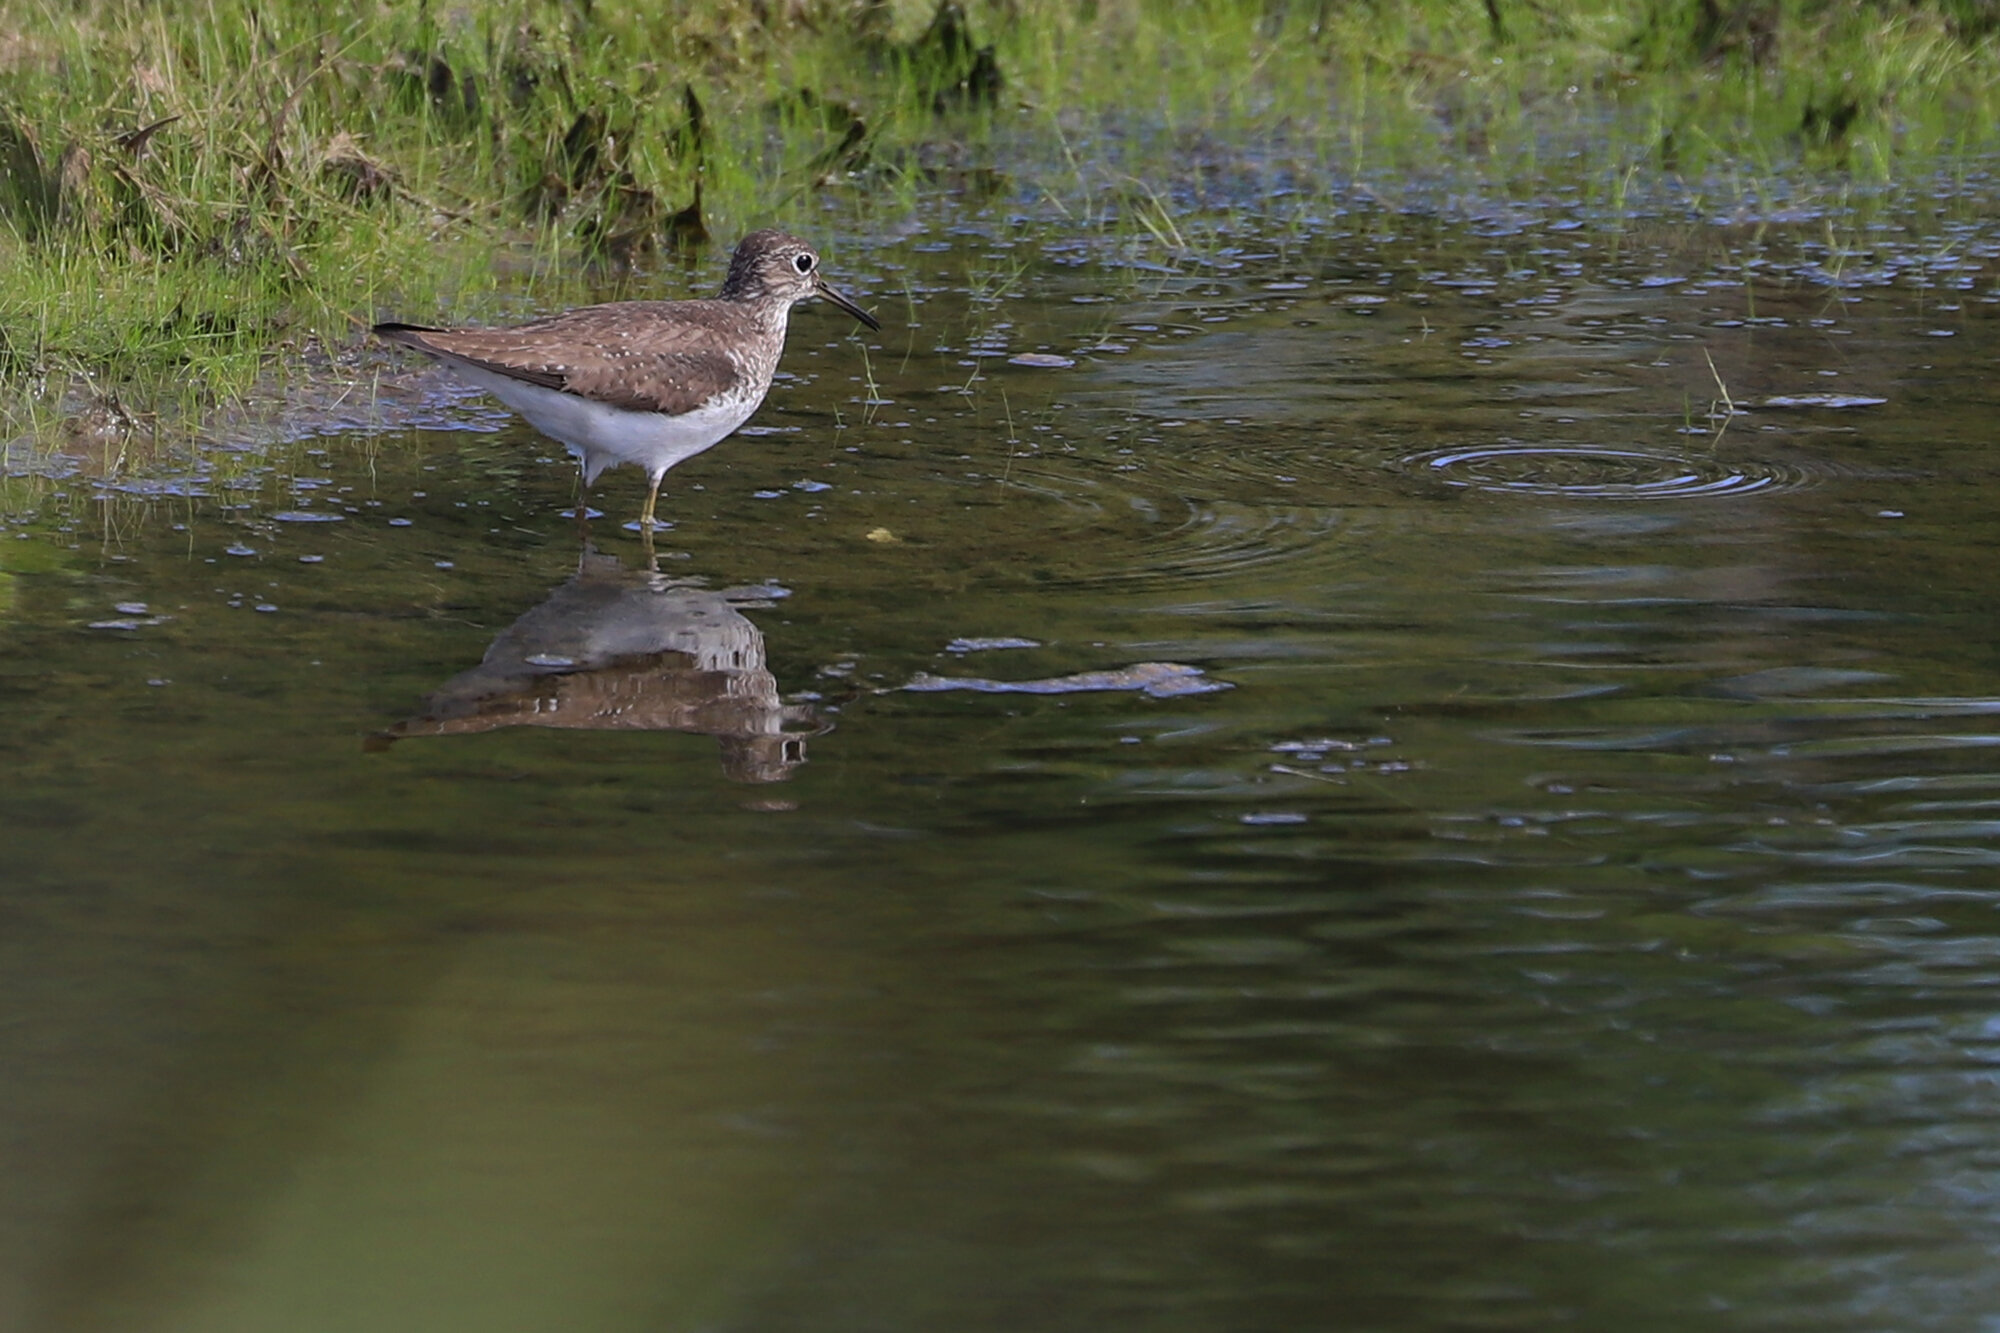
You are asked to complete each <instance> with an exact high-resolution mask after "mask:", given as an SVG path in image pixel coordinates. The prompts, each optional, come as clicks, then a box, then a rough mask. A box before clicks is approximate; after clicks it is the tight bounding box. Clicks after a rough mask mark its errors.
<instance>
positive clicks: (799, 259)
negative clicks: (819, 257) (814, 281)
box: [792, 255, 813, 273]
mask: <svg viewBox="0 0 2000 1333" xmlns="http://www.w3.org/2000/svg"><path fill="white" fill-rule="evenodd" d="M792 267H793V268H795V269H797V270H798V271H799V272H801V273H810V272H812V271H813V257H812V256H811V255H798V256H795V257H794V258H793V260H792Z"/></svg>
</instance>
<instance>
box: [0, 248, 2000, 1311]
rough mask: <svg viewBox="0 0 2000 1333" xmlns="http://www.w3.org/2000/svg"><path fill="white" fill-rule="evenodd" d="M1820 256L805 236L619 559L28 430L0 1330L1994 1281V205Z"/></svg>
mask: <svg viewBox="0 0 2000 1333" xmlns="http://www.w3.org/2000/svg"><path fill="white" fill-rule="evenodd" d="M1915 231H1916V232H1921V231H1922V229H1921V228H1916V229H1915ZM1813 235H1814V233H1813V232H1812V230H1811V228H1810V227H1807V228H1804V229H1802V231H1801V233H1800V235H1799V237H1796V238H1793V237H1787V236H1785V235H1775V236H1767V235H1765V234H1763V233H1761V232H1760V233H1758V234H1757V235H1756V236H1754V237H1751V236H1747V235H1743V234H1737V233H1726V232H1722V231H1718V230H1715V229H1713V228H1709V229H1703V228H1699V227H1697V228H1692V229H1682V230H1678V231H1674V230H1667V229H1662V230H1661V231H1660V232H1658V233H1657V234H1651V235H1647V234H1629V233H1613V234H1607V232H1606V230H1605V229H1604V228H1602V227H1599V226H1594V225H1593V226H1578V227H1570V226H1568V224H1566V223H1564V224H1561V226H1560V229H1558V228H1557V227H1555V226H1550V227H1542V226H1539V225H1537V226H1535V227H1530V228H1528V229H1526V230H1524V231H1517V232H1514V233H1513V234H1511V235H1509V236H1506V237H1503V238H1498V239H1496V238H1493V237H1491V236H1488V235H1485V234H1483V232H1482V228H1481V227H1480V226H1479V225H1474V224H1463V225H1462V224H1456V223H1450V222H1439V221H1437V220H1435V219H1432V220H1429V221H1424V220H1418V221H1415V222H1412V221H1410V220H1408V219H1404V220H1401V221H1398V220H1396V219H1385V218H1377V219H1375V220H1374V221H1373V222H1372V223H1371V224H1370V225H1369V226H1368V227H1361V226H1356V227H1355V228H1353V229H1352V230H1350V231H1348V232H1346V233H1344V234H1341V233H1333V232H1330V233H1329V234H1327V235H1324V236H1321V237H1319V238H1317V239H1315V240H1314V241H1312V242H1311V243H1306V244H1299V243H1296V242H1290V243H1286V244H1277V243H1269V242H1261V241H1256V240H1255V239H1254V238H1253V239H1252V240H1250V241H1246V242H1245V244H1244V246H1243V247H1241V248H1240V249H1239V250H1238V251H1237V252H1236V253H1233V254H1222V255H1218V256H1211V257H1210V258H1209V259H1208V260H1207V261H1206V262H1205V263H1200V264H1197V263H1192V262H1184V263H1182V264H1179V265H1178V266H1176V265H1160V264H1150V265H1135V264H1131V263H1127V262H1123V260H1122V259H1121V256H1120V254H1119V252H1117V251H1115V250H1109V249H1107V250H1093V249H1090V248H1087V247H1086V248H1081V249H1079V248H1078V247H1076V246H1074V245H1073V244H1069V243H1056V242H1052V241H1050V240H1049V239H1048V238H1047V237H1046V236H1043V235H1041V234H1039V233H1038V232H1035V231H1033V230H1032V229H1023V228H1018V227H1014V226H1011V225H1009V224H1006V223H997V222H996V223H993V224H991V225H986V224H978V223H968V224H967V225H964V226H961V227H958V228H955V229H949V230H948V229H944V228H939V229H937V230H935V231H931V232H917V233H914V234H911V235H906V236H903V237H901V238H899V239H896V240H893V241H887V240H885V241H880V242H877V243H875V244H873V245H868V244H864V243H861V242H854V243H850V244H849V245H848V246H846V247H844V248H843V249H842V251H841V252H840V253H839V255H838V259H839V265H838V266H839V267H840V268H841V270H842V276H845V277H847V278H848V279H850V283H849V285H850V286H851V287H852V288H853V289H856V290H861V291H865V292H867V293H868V299H869V301H870V303H871V304H873V305H874V306H875V307H876V309H877V312H878V313H879V314H881V315H882V316H883V317H884V322H885V324H886V325H887V326H888V327H887V330H886V331H885V333H884V334H883V335H881V336H880V338H879V339H871V340H870V342H869V343H867V344H865V345H864V344H863V343H861V342H859V341H857V340H856V339H855V338H853V337H852V336H850V332H849V329H848V327H847V326H846V324H845V323H844V321H842V320H841V319H840V317H839V316H838V315H836V314H834V313H832V312H830V311H824V310H820V311H813V310H807V311H802V312H800V314H799V316H798V317H797V319H796V320H795V324H794V336H793V341H792V347H791V350H790V352H789V353H788V357H787V360H786V370H787V372H788V378H787V379H786V380H785V381H784V382H783V383H781V384H780V386H779V388H778V389H777V390H776V391H775V392H774V394H773V397H772V401H771V402H770V404H769V405H767V407H766V408H765V409H764V411H763V412H762V413H761V414H760V416H759V417H758V419H757V423H756V425H757V430H756V431H755V432H754V433H751V434H747V435H745V436H742V437H739V438H737V439H734V440H732V441H730V442H729V443H728V444H726V445H725V446H723V447H722V448H720V449H718V450H717V451H715V452H714V453H712V454H710V455H708V456H706V457H704V458H702V459H700V460H697V461H696V462H694V463H691V464H689V465H687V466H686V467H684V468H683V469H681V470H680V471H678V472H676V473H675V474H673V476H672V477H671V478H670V483H669V486H668V493H667V496H666V498H665V499H664V500H663V502H662V513H663V514H665V515H667V516H668V517H669V518H670V519H671V520H672V521H673V523H674V525H675V526H674V527H673V528H672V529H671V530H670V531H668V532H667V533H665V534H663V535H662V538H661V541H660V545H659V551H658V560H657V567H655V566H654V565H653V564H651V563H650V562H648V561H647V560H646V558H645V556H644V553H643V551H642V550H641V548H640V545H639V543H638V541H637V539H636V538H635V537H634V536H632V535H631V534H630V533H628V532H626V531H624V530H623V529H622V528H621V527H620V526H619V524H620V521H621V520H623V519H625V518H628V517H630V516H631V515H632V514H635V513H636V512H637V508H638V504H639V501H640V499H641V494H640V483H639V482H638V480H637V479H636V478H635V477H634V476H633V475H632V474H630V473H625V474H612V475H611V476H610V477H609V478H607V480H606V482H605V483H603V484H602V486H601V487H600V489H599V490H598V491H597V493H596V494H595V495H594V496H593V500H594V501H595V502H596V503H597V504H598V505H599V506H600V507H602V508H603V509H604V510H605V511H606V512H607V516H606V517H603V518H600V519H598V520H597V521H596V522H595V524H594V526H593V530H592V541H593V543H594V549H593V550H591V551H590V552H588V553H585V552H581V551H580V550H579V544H578V538H577V535H576V530H575V526H574V523H573V521H572V520H571V519H569V518H568V517H566V516H565V513H564V510H565V508H566V506H567V505H568V504H569V503H570V502H571V499H572V493H573V492H572V483H571V480H570V478H569V475H568V473H567V471H566V469H565V467H564V466H563V465H562V464H561V463H560V462H558V461H554V460H553V459H551V455H553V454H554V453H555V452H556V451H555V450H554V449H553V448H552V447H550V446H549V445H548V444H547V443H546V442H545V441H541V440H539V439H537V438H536V437H535V436H534V435H533V434H532V433H531V432H530V431H528V430H527V429H526V428H525V427H523V426H520V425H518V424H516V423H513V422H512V421H511V420H510V419H508V418H506V417H504V415H501V414H497V413H495V412H493V411H492V410H490V409H489V408H488V407H487V406H486V405H485V404H484V403H483V401H482V400H478V399H476V398H466V397H464V396H463V395H459V394H455V393H453V392H452V391H451V390H450V389H449V386H448V383H447V382H446V381H443V380H439V379H437V378H436V377H435V376H434V375H432V374H431V373H429V372H426V371H422V370H418V369H415V368H411V367H408V366H404V365H401V363H398V365H397V367H396V368H395V369H394V370H393V371H392V377H391V379H390V380H389V381H388V382H387V384H386V386H385V388H384V390H383V392H382V394H381V396H380V397H379V399H376V400H375V401H374V402H373V403H372V405H371V406H370V407H369V408H368V409H367V411H366V412H359V413H358V414H356V415H355V417H354V419H355V420H356V421H357V422H360V421H363V420H372V421H374V422H376V423H377V426H378V427H380V428H379V429H378V428H370V429H352V430H336V429H333V428H332V425H331V424H329V423H331V422H333V421H334V418H333V417H328V416H322V417H320V418H318V424H319V426H321V427H324V428H326V429H327V430H328V431H329V433H327V434H324V435H322V436H320V437H319V438H317V439H307V440H303V441H293V442H291V443H280V444H272V445H269V446H266V447H263V448H261V449H258V450H251V451H248V452H233V453H232V452H228V451H225V450H215V451H211V452H210V453H208V454H205V455H204V459H203V462H202V464H201V466H199V467H190V468H184V469H181V470H180V471H178V472H172V473H161V474H159V475H128V476H125V477H123V478H121V479H119V480H117V481H115V482H104V481H94V480H93V479H92V478H91V476H90V475H89V474H88V473H87V472H77V471H72V472H70V473H69V475H66V476H62V475H58V476H57V477H56V478H55V479H53V480H50V479H43V478H17V479H16V480H15V481H14V482H11V483H9V485H10V486H11V487H12V489H11V490H10V492H9V495H10V497H11V501H10V503H11V504H12V509H11V512H10V513H9V516H8V518H7V520H6V523H5V525H4V527H0V570H5V571H8V572H7V573H6V574H5V575H4V576H0V608H4V619H0V700H4V704H0V707H4V716H5V717H6V719H7V726H6V727H5V729H4V739H0V753H4V755H5V757H6V762H7V765H8V768H9V771H10V772H11V774H12V778H11V780H10V781H9V782H7V783H6V784H5V785H4V786H0V849H4V850H3V851H0V857H4V862H0V864H4V867H5V870H4V881H3V882H0V884H3V885H4V896H0V911H3V912H4V919H5V922H6V928H5V930H4V932H0V941H4V950H5V955H4V959H0V1013H4V1014H5V1016H6V1020H7V1021H6V1023H5V1026H4V1029H0V1032H4V1038H0V1040H3V1041H4V1047H0V1050H4V1061H5V1067H6V1068H7V1070H8V1071H9V1077H8V1085H9V1096H8V1098H7V1099H6V1106H5V1110H4V1111H0V1119H4V1127H5V1133H4V1136H0V1142H4V1144H5V1149H4V1151H5V1155H6V1159H5V1162H4V1163H3V1164H0V1166H4V1172H5V1178H6V1179H7V1180H8V1181H9V1183H10V1187H9V1189H8V1190H7V1191H6V1192H5V1195H4V1201H0V1322H4V1323H5V1325H6V1326H7V1327H9V1328H19V1329H23V1330H36V1331H40V1330H65V1331H67V1330H98V1329H121V1330H122V1329H141V1328H143V1329H189V1330H196V1329H199V1330H229V1329H246V1330H248V1329H269V1328H277V1327H283V1328H288V1329H302V1330H304V1329H318V1328H325V1329H329V1330H331V1329H358V1328H366V1329H374V1330H390V1329H405V1328H407V1329H412V1330H418V1329H421V1330H433V1331H434V1330H445V1329H457V1328H464V1329H479V1330H482V1331H483V1333H490V1331H491V1330H504V1329H516V1328H519V1329H528V1328H550V1327H565V1328H598V1329H619V1328H634V1329H638V1328H645V1329H660V1328H685V1329H746V1330H747V1329H789V1328H801V1329H803V1328H813V1329H816V1330H824V1329H849V1328H851V1329H870V1330H877V1329H904V1328H907V1329H936V1328H956V1329H988V1328H990V1329H996V1330H998V1329H1010V1330H1014V1329H1052V1330H1053V1329H1078V1330H1083V1329H1093V1330H1094V1329H1103V1328H1110V1327H1115V1328H1130V1329H1158V1330H1175V1331H1177V1333H1178V1331H1180V1330H1222V1329H1229V1330H1242V1329H1261V1328H1270V1329H1297V1328H1304V1327H1337V1328H1352V1329H1363V1328H1384V1329H1386V1328H1395V1329H1447V1328H1463V1327H1471V1326H1479V1327H1516V1326H1518V1327H1523V1328H1537V1329H1539V1328H1545V1327H1549V1326H1551V1325H1553V1324H1556V1323H1558V1322H1563V1321H1568V1322H1573V1323H1575V1324H1577V1325H1578V1326H1580V1327H1612V1326H1616V1327H1621V1328H1630V1329H1649V1328H1659V1329H1669V1328H1674V1329H1678V1328H1686V1327H1689V1326H1690V1325H1691V1323H1693V1322H1695V1321H1697V1320H1699V1321H1700V1322H1701V1323H1702V1325H1703V1326H1705V1327H1723V1328H1746V1329H1748V1328H1756V1329H1765V1328H1791V1327H1801V1328H1803V1327H1812V1328H1816V1329H1828V1328H1832V1329H1850V1328H1851V1329H1877V1328H1890V1327H1894V1328H1899V1329H1909V1328H1937V1329H1962V1328H1974V1327H1984V1326H1985V1324H1984V1322H1983V1321H1985V1320H1988V1319H1990V1317H1991V1313H1990V1312H1991V1311H1992V1310H1993V1309H1995V1308H1996V1306H2000V1276H1996V1272H2000V1270H1996V1269H1995V1267H1994V1265H1993V1263H1992V1256H1993V1253H1994V1250H1995V1247H1996V1245H2000V1128H1996V1126H2000V1116H1996V1112H2000V1073H1996V1070H2000V1009H1996V1002H1995V998H1994V996H1995V990H1994V979H1995V976H1996V975H2000V973H1996V967H2000V918H1996V915H1995V908H1996V906H2000V871H1996V866H2000V732H1996V730H1995V725H1994V718H1995V714H1996V713H2000V689H1996V686H1995V680H1996V668H1997V667H2000V663H1996V648H2000V630H1996V627H1995V621H1994V618H1993V616H1992V614H1991V588H1992V572H1991V571H1992V560H1993V549H1994V532H1995V529H1994V526H1993V520H1992V515H1993V513H1994V512H1995V510H1996V503H1997V502H2000V464H1996V461H1995V459H1996V457H2000V456H1996V454H1995V452H1994V450H1993V448H1992V439H1993V422H1994V421H1995V420H1996V419H2000V414H1996V409H2000V390H1996V388H1995V385H1994V380H1993V377H1992V374H1991V371H1992V366H1993V357H1994V352H1995V339H1994V335H1993V328H1994V322H1993V317H1994V312H1995V310H1996V309H2000V305H1996V302H2000V290H1996V287H1995V276H1994V272H1993V270H1992V267H1991V260H1992V258H1993V256H1995V255H1996V254H2000V248H1996V247H1995V246H1994V245H1993V243H1992V242H1993V239H1994V238H1993V236H1992V235H1989V234H1988V232H1987V231H1986V230H1982V229H1980V228H1977V227H1973V228H1968V229H1960V230H1959V231H1958V232H1955V233H1952V234H1950V235H1929V236H1925V235H1919V234H1908V235H1905V234H1901V233H1899V234H1897V235H1892V236H1888V237H1885V239H1884V241H1883V249H1882V252H1881V253H1880V254H1879V255H1876V256H1874V257H1873V258H1872V260H1870V261H1869V263H1866V264H1864V263H1862V262H1861V260H1859V259H1856V260H1854V261H1853V262H1852V263H1850V264H1849V265H1848V267H1847V268H1846V269H1845V271H1844V273H1843V274H1840V275H1835V274H1832V273H1831V272H1829V271H1828V270H1827V269H1826V267H1825V264H1824V262H1823V256H1820V255H1819V254H1818V253H1817V252H1816V251H1815V250H1814V248H1813V246H1814V244H1815V242H1814V241H1813ZM668 294H672V293H668ZM864 346H865V347H866V350H865V351H864ZM1704 349H1705V350H1706V353H1707V355H1706V356H1704ZM1021 356H1027V357H1028V359H1029V363H1028V364H1019V363H1016V362H1014V361H1012V360H1010V358H1015V357H1021ZM1711 359H1712V362H1713V369H1711V366H1710V361H1711ZM1064 363H1068V364H1064ZM1718 381H1720V384H1718ZM1810 395H1836V397H1832V398H1828V397H1811V396H1810ZM1725 396H1726V397H1727V399H1728V400H1729V401H1730V402H1731V403H1733V404H1735V405H1736V406H1738V407H1742V408H1745V409H1747V410H1745V411H1742V412H1741V413H1739V414H1737V415H1734V416H1731V417H1727V419H1726V428H1725V429H1722V430H1721V433H1720V436H1719V437H1718V435H1717V434H1716V431H1717V428H1718V427H1721V426H1723V425H1724V420H1725V418H1724V409H1721V408H1717V409H1716V410H1715V411H1714V412H1711V406H1712V404H1714V403H1716V402H1718V401H1719V400H1721V399H1723V398H1724V397H1725ZM1773 400H1777V404H1778V405H1775V406H1773V405H1771V404H1772V402H1773ZM1787 400H1789V403H1788V402H1787ZM1873 400H1879V401H1873ZM342 410H343V411H345V410H347V409H342ZM370 414H372V415H370ZM336 415H337V414H336ZM399 422H400V423H403V427H404V428H400V429H398V428H394V427H396V426H397V424H398V423H399ZM411 423H420V425H413V424H411ZM295 425H297V430H298V431H303V430H306V429H308V428H309V427H311V426H312V425H313V423H311V422H305V423H304V424H298V423H295ZM294 433H297V431H294ZM242 442H243V441H239V443H242ZM41 470H42V471H43V472H49V471H54V472H57V473H58V474H60V473H62V472H63V471H64V469H63V468H61V467H56V468H53V469H51V468H47V467H44V468H42V469H41Z"/></svg>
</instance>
